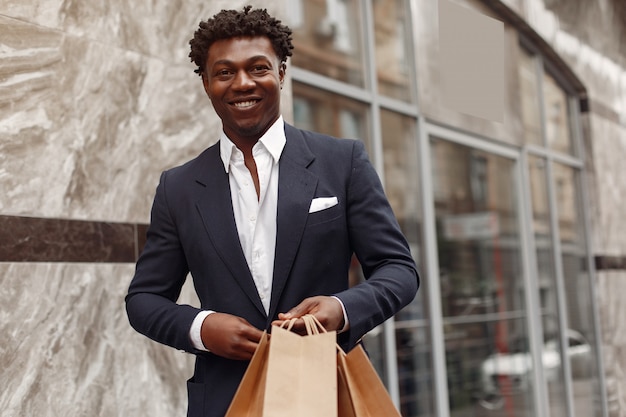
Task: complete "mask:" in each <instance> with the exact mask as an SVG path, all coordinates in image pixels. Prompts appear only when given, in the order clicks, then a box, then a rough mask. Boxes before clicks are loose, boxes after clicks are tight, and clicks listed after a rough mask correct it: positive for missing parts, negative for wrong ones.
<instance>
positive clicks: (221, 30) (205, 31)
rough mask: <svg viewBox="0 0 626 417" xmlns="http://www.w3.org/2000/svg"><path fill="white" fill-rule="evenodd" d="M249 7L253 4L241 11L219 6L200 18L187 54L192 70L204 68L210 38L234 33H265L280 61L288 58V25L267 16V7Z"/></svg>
mask: <svg viewBox="0 0 626 417" xmlns="http://www.w3.org/2000/svg"><path fill="white" fill-rule="evenodd" d="M251 9H252V6H246V7H244V9H243V12H238V11H236V10H222V11H221V12H219V13H217V14H216V15H214V16H213V17H212V18H210V19H208V20H206V21H201V22H200V25H199V27H200V28H199V29H198V30H196V31H195V33H194V34H193V39H191V40H190V41H189V45H191V52H190V53H189V58H191V62H194V63H195V64H196V65H197V66H198V68H197V69H196V70H194V72H196V73H197V74H198V75H202V73H203V72H204V69H205V68H204V66H205V65H206V60H207V55H208V53H209V47H210V46H211V45H212V44H213V42H215V41H218V40H221V39H230V38H234V37H237V36H267V37H268V38H269V40H270V42H272V46H273V47H274V51H275V52H276V55H277V56H278V58H279V59H280V62H281V63H284V62H285V61H287V57H289V56H291V55H292V53H291V50H292V49H293V44H292V43H291V41H292V37H291V33H292V32H291V29H289V27H287V26H285V25H283V24H282V22H281V21H280V20H278V19H275V18H274V17H272V16H270V15H269V13H267V10H266V9H254V10H251Z"/></svg>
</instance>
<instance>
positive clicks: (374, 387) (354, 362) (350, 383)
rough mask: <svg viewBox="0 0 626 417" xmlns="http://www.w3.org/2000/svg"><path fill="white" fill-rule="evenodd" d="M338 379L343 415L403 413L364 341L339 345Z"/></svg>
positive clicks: (395, 415) (373, 416)
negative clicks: (346, 347) (344, 346)
mask: <svg viewBox="0 0 626 417" xmlns="http://www.w3.org/2000/svg"><path fill="white" fill-rule="evenodd" d="M337 381H338V386H337V390H338V392H337V395H338V398H337V404H338V409H339V417H382V416H384V417H401V416H400V413H399V412H398V410H397V409H396V406H395V405H394V404H393V401H392V400H391V397H390V396H389V393H388V392H387V389H386V388H385V385H384V384H383V382H382V381H381V380H380V378H379V377H378V374H377V373H376V370H375V369H374V367H373V366H372V363H371V362H370V360H369V358H368V357H367V354H366V353H365V351H364V350H363V347H362V346H361V345H357V346H356V347H355V348H354V349H352V350H351V351H350V352H349V353H348V354H346V353H345V352H344V351H343V350H341V349H340V348H338V353H337Z"/></svg>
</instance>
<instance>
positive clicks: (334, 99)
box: [293, 82, 371, 155]
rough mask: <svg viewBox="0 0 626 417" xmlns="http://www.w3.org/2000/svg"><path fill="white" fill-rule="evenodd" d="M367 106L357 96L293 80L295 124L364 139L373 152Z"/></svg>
mask: <svg viewBox="0 0 626 417" xmlns="http://www.w3.org/2000/svg"><path fill="white" fill-rule="evenodd" d="M368 109H369V107H368V106H367V105H365V104H363V103H361V102H358V101H356V100H352V99H349V98H346V97H343V96H340V95H336V94H332V93H329V92H326V91H323V90H320V89H317V88H314V87H310V86H308V85H306V84H302V83H298V82H294V83H293V115H294V124H295V126H297V127H299V128H301V129H306V130H312V131H315V132H320V133H325V134H327V135H331V136H335V137H340V138H351V139H361V140H362V141H363V142H365V146H366V148H367V150H368V152H370V155H371V149H370V137H371V135H370V129H369V126H370V122H369V111H368Z"/></svg>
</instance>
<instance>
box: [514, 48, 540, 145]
mask: <svg viewBox="0 0 626 417" xmlns="http://www.w3.org/2000/svg"><path fill="white" fill-rule="evenodd" d="M519 59H520V62H519V67H518V76H519V82H520V97H521V106H522V123H523V124H524V143H527V144H534V145H541V144H542V143H543V141H542V134H541V111H540V105H539V88H538V85H537V65H536V60H535V58H534V57H533V56H531V55H529V54H527V53H526V52H524V51H520V54H519Z"/></svg>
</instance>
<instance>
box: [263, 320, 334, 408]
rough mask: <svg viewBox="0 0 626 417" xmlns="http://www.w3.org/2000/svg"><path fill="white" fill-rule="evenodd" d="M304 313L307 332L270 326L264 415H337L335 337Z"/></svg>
mask: <svg viewBox="0 0 626 417" xmlns="http://www.w3.org/2000/svg"><path fill="white" fill-rule="evenodd" d="M311 317H312V316H304V317H303V319H304V320H305V323H306V324H307V331H308V333H309V334H308V335H306V336H300V335H298V334H296V333H293V332H291V331H289V330H287V329H284V328H281V327H277V326H275V327H273V328H272V336H271V339H270V340H271V341H270V344H269V355H268V361H267V362H268V363H267V376H266V381H265V396H264V401H263V417H337V337H336V332H334V331H333V332H326V331H325V330H323V328H321V330H322V331H321V332H319V333H317V332H318V331H319V330H320V329H319V328H318V327H317V324H315V322H313V321H312V319H311Z"/></svg>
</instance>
